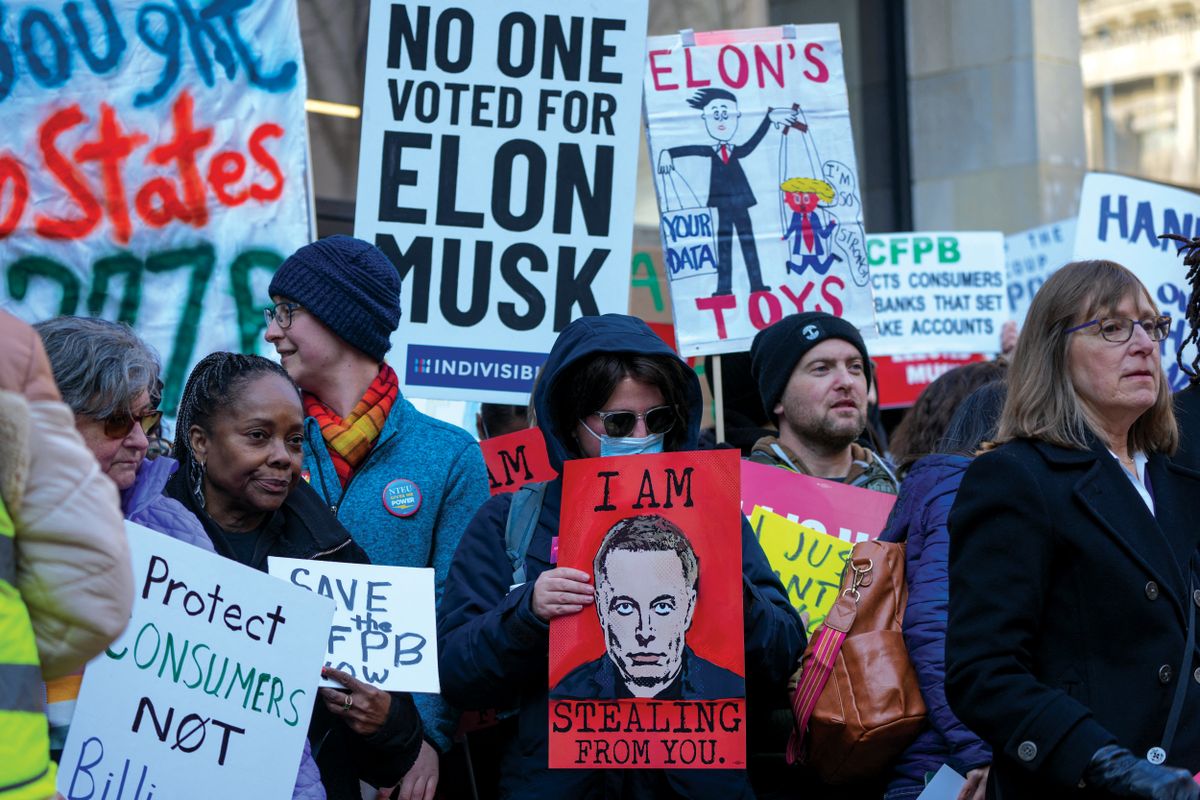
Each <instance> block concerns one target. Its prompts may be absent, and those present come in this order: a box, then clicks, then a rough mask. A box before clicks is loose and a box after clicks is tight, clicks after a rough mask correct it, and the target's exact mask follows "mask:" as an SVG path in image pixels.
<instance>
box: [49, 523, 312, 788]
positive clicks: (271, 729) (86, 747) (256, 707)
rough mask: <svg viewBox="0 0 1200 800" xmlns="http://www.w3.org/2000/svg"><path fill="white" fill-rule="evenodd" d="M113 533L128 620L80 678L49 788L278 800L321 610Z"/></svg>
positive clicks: (252, 575) (294, 752)
mask: <svg viewBox="0 0 1200 800" xmlns="http://www.w3.org/2000/svg"><path fill="white" fill-rule="evenodd" d="M125 529H126V532H127V533H128V536H129V548H130V551H131V552H132V555H133V578H134V588H135V592H136V594H135V596H134V602H133V615H132V618H131V619H130V621H129V627H128V628H126V629H125V633H123V634H122V635H121V636H120V638H118V639H117V640H116V641H115V642H113V643H112V645H110V646H109V648H108V650H106V651H105V652H104V653H102V654H101V655H99V656H97V657H96V658H95V659H93V660H92V662H91V663H90V664H88V666H87V669H86V670H85V671H84V673H83V684H82V686H81V687H80V690H79V700H78V701H77V703H76V705H75V716H74V718H73V719H72V720H71V730H70V733H69V734H68V736H67V742H66V746H65V748H64V750H63V755H62V760H61V762H60V767H59V771H58V790H59V791H60V792H61V793H62V795H63V796H64V797H65V798H67V800H86V799H87V798H97V797H100V796H101V795H103V796H105V797H109V798H142V797H145V798H146V799H147V800H149V799H150V798H151V797H162V798H166V797H170V798H179V799H180V800H189V798H196V800H202V799H203V800H208V798H212V797H229V798H232V797H255V798H263V800H288V798H290V797H291V796H292V789H293V787H294V786H295V784H296V771H297V769H298V768H299V766H300V754H301V753H302V752H303V749H304V739H305V736H306V735H307V734H308V722H309V718H310V716H311V715H312V710H313V702H314V701H315V699H316V690H317V680H318V678H319V677H320V673H321V662H322V659H323V654H324V652H325V640H326V638H327V637H328V635H329V621H330V619H331V618H332V616H333V603H331V602H329V600H327V599H325V598H323V597H318V596H317V595H315V594H313V593H311V592H305V591H301V590H300V589H297V588H294V587H291V586H285V585H283V584H281V583H280V582H279V581H277V580H275V579H274V578H272V577H270V576H269V575H264V574H262V573H261V572H258V571H256V570H253V569H250V568H248V567H244V566H242V565H241V564H238V563H237V562H235V561H231V560H229V559H225V558H221V557H220V556H217V555H213V554H211V553H207V552H205V551H203V550H200V549H199V548H196V547H192V546H191V545H188V544H184V543H183V542H178V541H176V540H174V539H172V538H171V537H169V536H164V535H163V534H161V533H158V532H156V531H152V530H149V529H148V528H143V527H141V526H140V525H135V524H133V523H131V522H126V523H125ZM305 563H312V562H305Z"/></svg>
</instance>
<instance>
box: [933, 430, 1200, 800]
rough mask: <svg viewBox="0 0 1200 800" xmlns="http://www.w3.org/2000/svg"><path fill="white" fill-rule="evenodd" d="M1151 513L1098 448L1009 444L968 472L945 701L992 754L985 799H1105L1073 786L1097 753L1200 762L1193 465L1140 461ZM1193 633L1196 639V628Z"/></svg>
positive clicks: (955, 543)
mask: <svg viewBox="0 0 1200 800" xmlns="http://www.w3.org/2000/svg"><path fill="white" fill-rule="evenodd" d="M1146 473H1147V475H1148V476H1149V483H1150V486H1151V491H1152V495H1153V497H1154V501H1155V508H1156V512H1155V514H1153V515H1152V514H1151V512H1150V510H1149V508H1148V507H1147V506H1146V504H1145V502H1144V501H1143V500H1142V498H1141V496H1140V495H1139V494H1138V493H1137V490H1136V489H1135V488H1134V486H1133V484H1132V483H1131V482H1130V479H1129V477H1128V476H1127V474H1126V473H1125V472H1124V471H1123V470H1122V468H1121V466H1120V465H1119V463H1118V462H1117V460H1116V459H1115V458H1114V457H1113V456H1112V455H1111V454H1110V453H1109V452H1108V450H1107V449H1106V448H1105V447H1104V446H1102V445H1100V444H1099V443H1096V442H1094V443H1093V444H1092V447H1091V448H1090V449H1089V450H1071V449H1066V448H1062V447H1056V446H1054V445H1049V444H1046V443H1044V442H1035V441H1030V440H1017V441H1012V442H1009V443H1007V444H1005V445H1002V446H1001V447H999V448H997V449H995V450H993V451H991V452H989V453H985V454H984V455H982V456H980V457H979V458H977V459H975V461H974V463H973V464H972V465H971V467H970V468H969V469H968V471H967V474H966V476H965V477H964V479H963V482H962V486H961V488H960V489H959V492H958V497H957V500H956V502H955V504H954V508H953V510H952V511H951V513H950V526H949V527H950V613H949V621H948V627H947V636H946V694H947V696H948V697H949V700H950V705H951V707H952V708H953V710H954V712H955V713H956V714H957V715H958V716H959V718H960V719H962V721H963V722H965V723H966V724H967V725H968V726H969V727H970V728H971V729H972V730H974V731H975V732H976V733H977V734H979V735H980V736H981V737H982V738H983V739H984V740H985V741H987V742H988V743H989V744H990V745H991V746H992V748H993V750H994V758H995V761H994V762H993V765H992V772H991V776H990V778H989V784H988V797H989V798H1000V800H1038V799H1039V798H1046V799H1047V800H1049V799H1050V798H1055V799H1056V800H1058V798H1073V797H1079V798H1106V797H1108V795H1107V794H1106V793H1103V792H1099V791H1096V790H1092V789H1089V788H1087V787H1086V786H1081V781H1082V778H1083V773H1084V769H1085V767H1086V766H1087V764H1088V762H1089V761H1090V760H1091V757H1092V755H1093V754H1094V753H1095V752H1096V750H1098V749H1099V748H1100V747H1102V746H1104V745H1106V744H1110V743H1116V744H1119V745H1122V746H1124V747H1127V748H1129V749H1130V750H1132V751H1133V752H1134V753H1136V754H1138V755H1139V756H1144V755H1145V754H1146V753H1147V751H1149V749H1150V748H1151V747H1154V746H1157V745H1160V744H1161V743H1162V738H1163V732H1164V727H1165V725H1166V720H1167V716H1168V711H1169V709H1170V707H1171V701H1172V699H1173V698H1174V695H1175V691H1176V687H1177V686H1178V685H1179V681H1185V682H1186V687H1187V691H1186V696H1185V702H1184V706H1183V714H1182V718H1181V723H1180V725H1179V729H1178V732H1177V733H1176V735H1175V741H1174V744H1173V746H1172V747H1171V748H1170V751H1169V754H1168V757H1167V764H1168V765H1171V766H1176V767H1182V768H1185V769H1187V770H1189V771H1190V772H1192V773H1195V772H1197V771H1200V670H1197V667H1200V659H1197V657H1196V652H1195V648H1193V652H1192V653H1189V654H1186V659H1185V653H1184V647H1185V643H1186V636H1187V624H1188V612H1189V604H1194V603H1196V602H1200V594H1194V592H1195V590H1196V589H1200V583H1196V580H1195V578H1194V577H1193V576H1194V571H1193V568H1194V563H1195V559H1194V558H1193V556H1194V555H1195V553H1196V547H1197V544H1198V543H1200V473H1197V472H1193V471H1191V470H1189V469H1186V468H1184V467H1181V466H1178V465H1176V464H1174V463H1173V462H1171V461H1170V460H1169V459H1167V458H1166V457H1164V456H1161V455H1151V456H1150V460H1149V463H1148V465H1147V467H1146ZM1198 638H1200V636H1198Z"/></svg>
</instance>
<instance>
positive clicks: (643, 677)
mask: <svg viewBox="0 0 1200 800" xmlns="http://www.w3.org/2000/svg"><path fill="white" fill-rule="evenodd" d="M738 462H739V459H738V453H737V451H734V450H720V451H709V452H691V453H664V454H660V455H651V456H624V457H620V458H596V459H585V460H573V461H569V462H567V464H566V469H565V474H564V479H563V504H562V509H563V513H562V524H561V527H560V532H559V553H558V556H559V560H558V565H559V566H560V567H572V568H575V569H580V570H583V571H585V572H587V573H588V574H589V575H592V579H593V583H594V584H595V586H596V605H595V608H594V609H585V610H584V611H582V612H581V613H578V614H572V615H569V616H564V617H556V618H555V619H554V620H552V621H551V623H550V733H549V736H550V767H551V768H552V769H553V768H573V769H598V768H651V769H705V768H707V769H740V768H744V767H745V765H746V725H745V695H746V685H745V672H746V671H745V643H744V636H743V634H742V568H741V565H742V553H741V535H740V529H741V525H742V517H741V514H740V512H739V510H738ZM701 587H703V589H702V591H701Z"/></svg>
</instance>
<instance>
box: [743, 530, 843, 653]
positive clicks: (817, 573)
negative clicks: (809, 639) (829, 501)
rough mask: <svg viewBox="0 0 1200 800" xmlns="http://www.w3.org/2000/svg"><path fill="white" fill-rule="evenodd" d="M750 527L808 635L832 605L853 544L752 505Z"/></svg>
mask: <svg viewBox="0 0 1200 800" xmlns="http://www.w3.org/2000/svg"><path fill="white" fill-rule="evenodd" d="M750 527H751V528H753V529H754V535H755V536H757V537H758V544H759V546H760V547H762V549H763V553H765V554H766V556H767V561H769V562H771V568H772V569H774V570H775V574H776V575H778V576H779V582H780V583H782V584H783V586H784V588H785V589H786V590H787V595H788V600H790V601H791V602H792V607H794V608H795V609H796V610H797V611H799V612H800V613H801V614H807V615H808V617H807V618H808V633H809V635H811V634H812V633H813V632H814V631H815V630H816V629H817V628H818V627H819V626H820V624H821V623H822V622H824V621H825V617H826V615H827V614H829V609H831V608H833V602H834V601H835V600H837V598H838V589H839V588H840V587H841V585H842V570H843V569H845V567H846V562H847V561H849V560H850V552H851V551H852V550H853V549H854V545H852V544H851V543H850V542H847V541H845V540H843V539H839V538H837V537H836V536H830V535H829V534H827V533H821V532H820V531H817V530H814V529H812V528H808V527H805V526H804V525H801V524H800V523H799V522H793V521H792V520H790V519H788V518H787V517H781V516H779V515H778V514H772V513H771V512H770V511H764V510H763V509H762V508H761V507H759V506H756V507H755V508H754V511H753V512H751V514H750Z"/></svg>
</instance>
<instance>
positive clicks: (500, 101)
mask: <svg viewBox="0 0 1200 800" xmlns="http://www.w3.org/2000/svg"><path fill="white" fill-rule="evenodd" d="M646 10H647V0H621V2H611V0H576V1H575V2H571V3H566V4H564V3H563V2H561V0H522V2H520V3H517V4H513V3H503V2H500V3H461V2H452V1H451V0H428V2H417V3H412V2H399V1H398V0H372V2H371V24H370V30H369V32H368V35H367V69H366V74H367V80H366V85H365V87H364V90H363V121H362V140H361V146H360V150H359V159H358V164H359V172H358V197H357V206H356V207H357V211H356V214H355V222H354V235H355V236H357V237H359V238H360V239H366V240H368V241H371V242H374V243H375V244H377V245H378V246H379V247H380V248H381V249H382V250H383V251H384V252H385V253H387V255H388V257H389V258H391V259H392V262H393V263H394V264H395V265H396V268H397V269H398V270H399V272H400V277H401V280H402V282H403V287H404V289H403V291H402V292H401V299H402V303H403V316H402V319H403V322H402V324H401V326H400V330H399V331H398V332H397V333H396V335H395V336H394V337H393V341H394V343H395V345H396V350H395V351H394V352H395V353H396V360H397V361H398V362H400V363H398V364H397V365H396V366H397V369H396V372H397V373H398V374H399V376H400V380H401V383H402V385H403V388H404V393H405V395H406V396H409V397H432V398H439V399H448V400H482V401H489V402H498V403H518V404H523V403H525V402H526V401H527V399H528V396H529V393H530V390H531V389H532V386H533V379H534V376H535V375H536V374H537V370H538V368H539V367H541V365H542V364H543V363H544V362H545V360H546V355H547V354H548V353H549V352H550V348H551V346H552V345H553V344H554V340H555V338H556V336H557V334H558V332H559V331H561V330H562V329H563V328H565V327H566V326H567V324H568V323H570V322H571V321H572V320H574V319H577V318H578V317H580V316H583V315H587V314H604V313H611V312H617V313H625V312H626V311H627V310H628V307H629V264H630V261H631V258H632V244H633V206H634V196H635V193H636V188H635V182H636V178H637V162H638V141H637V136H638V126H639V112H640V107H641V106H640V103H641V74H642V61H643V58H644V56H645V50H644V43H645V33H646V13H647V11H646Z"/></svg>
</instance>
